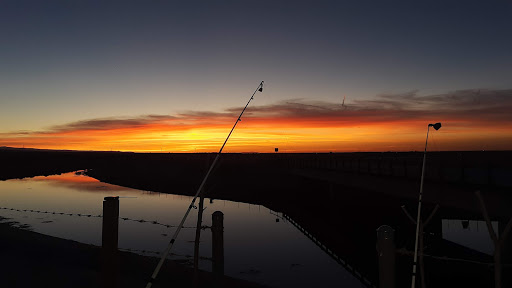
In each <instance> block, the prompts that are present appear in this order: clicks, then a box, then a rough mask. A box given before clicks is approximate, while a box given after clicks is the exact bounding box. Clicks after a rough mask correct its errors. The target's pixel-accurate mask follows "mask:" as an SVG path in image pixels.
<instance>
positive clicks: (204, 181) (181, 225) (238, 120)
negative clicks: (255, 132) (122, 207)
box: [146, 81, 263, 288]
mask: <svg viewBox="0 0 512 288" xmlns="http://www.w3.org/2000/svg"><path fill="white" fill-rule="evenodd" d="M256 92H263V81H261V83H260V85H258V88H256V90H254V93H252V95H251V98H249V101H247V104H245V107H244V109H243V110H242V112H241V113H240V115H239V116H238V118H237V119H236V121H235V124H234V125H233V128H231V131H229V134H228V137H226V140H224V144H222V147H220V150H219V153H217V156H216V157H215V160H213V162H212V165H210V169H208V172H207V173H206V176H204V178H203V181H202V182H201V185H200V186H199V188H198V189H197V192H196V194H195V195H194V198H193V199H192V202H190V205H189V206H188V209H187V212H185V215H184V216H183V218H182V219H181V222H180V224H179V225H178V228H177V229H176V232H174V235H173V236H172V239H171V241H169V245H168V246H167V249H165V251H164V253H163V254H162V258H160V261H159V262H158V265H157V266H156V268H155V271H153V274H152V275H151V278H150V279H149V281H148V284H147V285H146V288H150V287H151V286H152V285H153V281H154V280H155V279H156V277H157V276H158V273H159V272H160V269H161V268H162V265H163V264H164V262H165V259H166V258H167V255H169V253H170V252H171V249H172V246H173V245H174V242H176V238H177V237H178V234H179V233H180V230H181V228H182V227H183V224H185V220H187V217H188V214H189V213H190V210H192V208H194V207H195V206H194V204H195V202H196V199H197V197H198V196H199V194H200V193H201V192H202V191H203V187H204V185H205V183H206V180H208V177H209V176H210V173H211V172H212V170H213V168H214V167H215V165H216V164H217V161H218V160H219V157H220V154H222V150H223V149H224V146H226V143H227V142H228V140H229V137H230V136H231V133H233V130H235V127H236V125H237V124H238V122H240V121H242V115H243V114H244V112H245V110H246V109H247V106H249V103H251V101H252V99H254V95H255V94H256Z"/></svg>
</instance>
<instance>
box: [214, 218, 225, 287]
mask: <svg viewBox="0 0 512 288" xmlns="http://www.w3.org/2000/svg"><path fill="white" fill-rule="evenodd" d="M212 271H213V274H214V277H215V283H216V286H217V287H222V279H223V278H224V214H223V213H222V212H220V211H215V212H214V213H213V214H212Z"/></svg>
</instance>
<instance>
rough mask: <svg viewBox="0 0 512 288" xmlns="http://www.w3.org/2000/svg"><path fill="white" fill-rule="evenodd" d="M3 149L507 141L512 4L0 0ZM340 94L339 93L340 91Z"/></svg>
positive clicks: (511, 125)
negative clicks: (433, 126) (259, 89)
mask: <svg viewBox="0 0 512 288" xmlns="http://www.w3.org/2000/svg"><path fill="white" fill-rule="evenodd" d="M0 35H1V37H0V146H10V147H30V148H45V149H46V148H48V149H75V150H116V151H158V152H160V151H162V152H214V151H218V149H219V148H220V146H221V145H222V142H223V141H224V139H225V137H226V136H227V134H228V133H229V130H230V129H231V127H232V125H233V124H234V121H235V120H236V118H237V116H238V114H239V113H240V111H241V109H242V108H243V106H244V105H245V103H246V102H247V101H248V100H249V97H250V96H251V94H252V93H253V91H254V90H255V89H256V88H257V86H258V84H259V83H260V82H261V81H262V80H264V81H265V87H264V91H263V93H257V94H256V95H255V98H254V100H253V101H252V102H251V104H250V106H249V108H248V110H247V111H246V114H244V117H243V120H242V121H241V122H240V123H239V124H238V126H237V129H236V130H235V132H234V134H233V136H232V138H231V139H230V141H229V142H228V145H227V146H226V149H225V151H226V152H273V151H274V148H275V147H279V150H280V151H282V152H330V151H332V152H352V151H410V150H422V149H423V146H424V144H425V136H426V132H427V124H428V123H435V122H442V123H443V127H442V128H441V129H440V130H439V131H432V132H431V134H430V137H431V138H429V141H431V142H429V149H431V150H510V149H512V112H511V111H512V53H511V52H510V51H512V2H510V1H424V2H421V3H420V2H418V1H413V2H411V1H391V2H388V1H385V2H383V1H251V0H244V1H22V0H21V1H20V0H13V1H10V0H7V1H1V2H0ZM344 98H345V102H344V105H342V103H343V99H344Z"/></svg>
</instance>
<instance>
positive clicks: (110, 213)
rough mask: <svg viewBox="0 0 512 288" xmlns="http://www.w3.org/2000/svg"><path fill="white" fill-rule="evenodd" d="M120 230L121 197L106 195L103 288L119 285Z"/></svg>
mask: <svg viewBox="0 0 512 288" xmlns="http://www.w3.org/2000/svg"><path fill="white" fill-rule="evenodd" d="M118 231H119V197H105V198H104V200H103V225H102V234H101V252H102V284H103V286H102V287H103V288H117V287H119V260H118V255H117V248H118V247H117V245H118V237H119V236H118V235H119V233H118Z"/></svg>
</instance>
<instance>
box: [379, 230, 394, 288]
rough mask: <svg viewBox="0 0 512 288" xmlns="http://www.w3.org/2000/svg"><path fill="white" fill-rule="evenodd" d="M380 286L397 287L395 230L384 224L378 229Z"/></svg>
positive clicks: (384, 287)
mask: <svg viewBox="0 0 512 288" xmlns="http://www.w3.org/2000/svg"><path fill="white" fill-rule="evenodd" d="M377 253H378V259H379V284H380V285H379V287H380V288H394V287H395V230H393V228H391V227H389V226H387V225H382V226H380V227H379V228H378V229H377Z"/></svg>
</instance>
